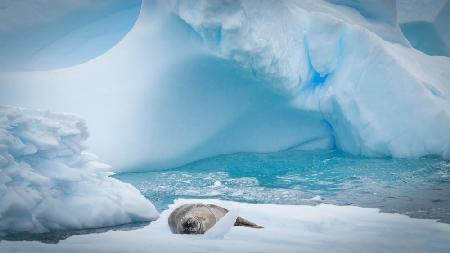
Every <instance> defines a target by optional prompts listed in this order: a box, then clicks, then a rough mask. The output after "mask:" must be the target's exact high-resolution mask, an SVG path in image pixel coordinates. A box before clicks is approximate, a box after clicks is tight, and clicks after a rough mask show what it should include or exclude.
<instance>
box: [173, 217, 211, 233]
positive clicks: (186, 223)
mask: <svg viewBox="0 0 450 253" xmlns="http://www.w3.org/2000/svg"><path fill="white" fill-rule="evenodd" d="M177 231H179V232H180V234H203V233H205V229H204V227H203V224H202V222H201V221H200V220H199V219H198V218H197V217H188V218H185V219H182V220H181V222H180V223H178V224H177Z"/></svg>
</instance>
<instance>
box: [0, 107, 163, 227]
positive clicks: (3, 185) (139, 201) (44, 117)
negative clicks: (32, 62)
mask: <svg viewBox="0 0 450 253" xmlns="http://www.w3.org/2000/svg"><path fill="white" fill-rule="evenodd" d="M87 136H88V133H87V127H86V123H85V122H84V121H83V120H82V119H80V118H79V117H78V116H75V115H70V114H58V113H50V112H48V111H39V110H30V109H21V108H17V107H3V106H2V107H0V236H1V235H3V234H5V233H7V234H8V233H42V232H49V231H60V230H73V229H85V228H94V227H105V226H113V225H119V224H125V223H130V222H137V221H150V220H154V219H156V218H157V217H158V213H157V211H156V209H155V208H154V206H153V205H152V204H151V203H150V202H149V201H148V200H147V199H145V198H144V197H143V196H142V195H140V193H139V191H138V190H137V189H135V188H134V187H133V186H131V185H130V184H126V183H123V182H120V181H118V180H116V179H114V178H111V177H109V175H110V172H108V171H110V170H111V167H110V166H108V165H106V164H103V163H101V162H99V160H98V158H97V157H96V156H95V155H93V154H90V153H88V152H86V148H85V147H84V146H83V142H84V140H85V139H86V138H87Z"/></svg>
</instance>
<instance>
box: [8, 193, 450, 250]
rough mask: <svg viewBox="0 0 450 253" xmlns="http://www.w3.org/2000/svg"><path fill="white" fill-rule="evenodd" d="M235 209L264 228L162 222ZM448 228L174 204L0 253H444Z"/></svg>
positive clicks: (321, 211) (373, 212)
mask: <svg viewBox="0 0 450 253" xmlns="http://www.w3.org/2000/svg"><path fill="white" fill-rule="evenodd" d="M195 202H201V203H211V204H216V205H220V206H223V207H226V208H239V215H240V216H242V217H245V218H247V219H249V220H251V221H253V222H255V223H257V224H260V225H262V226H264V228H263V229H252V228H246V227H231V229H230V231H229V232H228V233H226V234H225V235H224V236H223V238H221V239H217V238H210V237H208V236H207V235H176V234H172V233H171V232H170V229H169V226H168V224H167V218H168V216H169V214H170V212H171V211H172V210H174V209H175V208H176V207H177V206H179V205H182V204H185V203H195ZM449 236H450V225H448V224H443V223H437V222H435V221H432V220H418V219H411V218H408V217H407V216H404V215H398V214H385V213H379V212H378V210H377V209H368V208H360V207H354V206H334V205H318V206H301V205H298V206H295V205H272V204H245V203H236V202H228V201H221V200H209V199H207V200H191V199H184V200H177V201H175V204H173V205H171V206H170V209H169V210H166V211H164V212H163V213H162V214H161V218H160V219H159V220H157V221H155V222H152V223H151V224H150V225H148V226H146V227H144V228H141V229H137V230H133V231H111V232H107V233H103V234H87V235H80V236H72V237H70V238H68V239H67V240H64V241H60V243H59V244H57V245H48V244H42V243H38V242H8V241H3V242H2V243H0V250H1V251H2V252H30V251H31V250H30V249H32V250H33V251H37V252H48V253H51V252H124V253H126V252H148V251H149V250H150V249H151V251H152V252H164V253H166V252H186V253H189V252H270V253H273V252H295V253H297V252H330V249H332V251H333V252H438V253H439V252H448V251H449V250H450V242H449V240H448V238H449Z"/></svg>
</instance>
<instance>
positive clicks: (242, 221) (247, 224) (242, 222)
mask: <svg viewBox="0 0 450 253" xmlns="http://www.w3.org/2000/svg"><path fill="white" fill-rule="evenodd" d="M234 225H235V226H243V227H250V228H264V227H262V226H259V225H256V224H255V223H253V222H251V221H248V220H246V219H244V218H241V217H237V218H236V222H235V223H234Z"/></svg>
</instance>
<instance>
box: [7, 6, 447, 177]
mask: <svg viewBox="0 0 450 253" xmlns="http://www.w3.org/2000/svg"><path fill="white" fill-rule="evenodd" d="M334 3H336V4H334ZM387 6H392V3H391V2H390V1H368V2H366V1H343V0H342V1H337V0H336V1H310V0H305V1H289V0H286V1H170V3H167V2H165V1H143V2H142V9H141V15H140V17H139V19H138V20H137V22H136V24H135V26H134V27H133V29H132V30H131V31H130V32H129V33H128V34H127V36H126V37H125V38H124V39H123V40H121V41H120V42H119V43H118V44H117V45H116V46H115V47H113V48H111V50H109V51H108V52H106V53H105V54H104V55H102V56H100V57H97V58H95V59H92V60H91V61H89V62H86V63H84V64H81V65H78V66H73V67H71V68H67V69H60V70H52V71H41V72H16V73H1V74H0V100H1V101H2V103H8V104H12V105H18V106H27V107H33V108H45V109H51V110H57V111H67V112H74V113H77V114H80V115H83V117H84V118H86V119H87V120H88V121H89V122H90V124H89V125H90V129H91V132H92V138H90V147H92V150H93V151H94V152H95V153H96V154H98V155H100V156H101V157H102V158H103V159H105V161H107V162H108V163H109V164H112V165H113V167H114V170H117V171H119V170H120V171H124V170H128V171H136V170H156V169H164V168H171V167H176V166H180V165H183V164H186V163H189V162H193V161H196V160H199V159H202V158H206V157H210V156H214V155H217V154H228V153H235V152H273V151H279V150H285V149H289V148H296V149H334V148H336V149H339V150H343V151H346V152H349V153H352V154H358V155H365V156H370V157H385V156H387V157H419V156H423V155H438V156H442V157H444V158H449V157H450V133H449V131H448V130H447V129H449V128H450V102H449V101H450V88H449V84H448V80H450V60H449V58H446V57H430V56H427V55H424V54H423V53H421V52H419V51H417V50H415V49H414V48H412V47H411V46H410V43H409V42H408V41H407V40H406V39H405V37H404V36H403V35H402V33H401V31H400V28H399V25H398V23H396V22H393V20H394V17H395V13H394V12H392V11H389V12H383V11H384V10H385V9H386V8H387ZM399 8H400V7H398V5H397V11H399ZM382 14H383V15H382ZM384 14H386V15H384ZM388 14H389V15H388ZM397 14H398V12H397ZM444 16H445V15H444ZM442 20H443V21H442V22H440V23H439V24H441V25H443V27H445V24H446V23H445V22H444V21H445V19H444V18H443V19H442ZM68 40H70V36H69V37H68ZM66 42H67V41H66ZM66 42H65V43H66ZM67 43H68V42H67ZM61 84H64V85H61ZM38 93H39V94H42V95H41V96H36V95H35V94H38ZM80 101H83V102H82V103H81V102H80ZM124 129H127V130H126V131H124ZM124 146H126V147H127V150H128V151H129V153H128V155H127V156H126V157H124V156H123V155H122V153H123V148H122V147H124Z"/></svg>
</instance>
